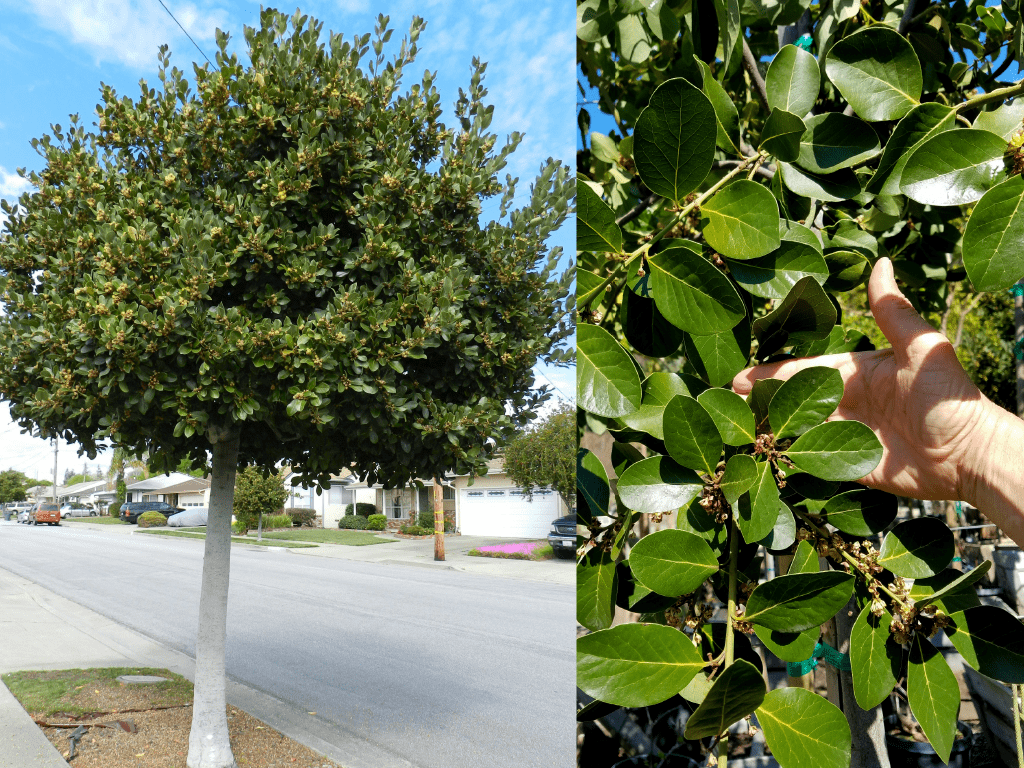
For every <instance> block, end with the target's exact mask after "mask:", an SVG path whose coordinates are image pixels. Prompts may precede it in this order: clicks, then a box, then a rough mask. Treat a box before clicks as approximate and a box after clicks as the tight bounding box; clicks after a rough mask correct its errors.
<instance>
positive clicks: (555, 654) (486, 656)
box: [0, 523, 575, 768]
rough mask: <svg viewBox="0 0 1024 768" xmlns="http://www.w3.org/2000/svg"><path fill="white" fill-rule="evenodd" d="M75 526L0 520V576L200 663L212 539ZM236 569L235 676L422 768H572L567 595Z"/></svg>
mask: <svg viewBox="0 0 1024 768" xmlns="http://www.w3.org/2000/svg"><path fill="white" fill-rule="evenodd" d="M75 525H76V524H75V523H64V524H62V525H61V526H59V527H48V526H40V527H30V526H23V525H17V524H13V523H11V524H3V523H0V567H3V568H5V569H7V570H9V571H11V572H12V573H15V574H17V575H19V576H22V577H24V578H26V579H29V580H31V581H33V582H36V583H38V584H40V585H42V586H44V587H46V588H48V589H51V590H53V591H54V592H56V593H57V594H59V595H62V596H64V597H67V598H69V599H71V600H73V601H75V602H77V603H79V604H81V605H84V606H86V607H88V608H91V609H92V610H94V611H97V612H98V613H101V614H103V615H104V616H107V617H109V618H111V619H113V620H114V621H116V622H119V623H121V624H123V625H125V626H128V627H131V628H133V629H135V630H137V631H139V632H141V633H143V634H145V635H148V636H150V637H152V638H154V639H156V640H158V641H160V642H162V643H164V644H166V645H167V646H169V647H171V648H174V649H177V650H179V651H181V652H183V653H186V654H188V655H190V656H194V653H195V636H196V622H197V616H198V603H199V584H200V572H201V568H202V543H201V542H197V541H194V540H179V539H168V538H164V537H158V536H148V535H144V534H133V535H126V534H125V533H123V532H117V533H115V532H113V531H110V532H107V531H104V530H99V529H96V528H90V529H84V528H76V527H75ZM389 546H394V545H389V544H383V545H379V547H381V548H383V547H389ZM377 548H378V547H374V549H377ZM313 551H315V550H310V552H313ZM231 557H232V562H231V586H230V597H229V608H228V637H227V649H226V662H227V672H228V676H229V678H230V679H232V680H235V681H238V682H241V683H244V684H245V685H248V686H250V687H252V688H255V689H258V690H260V691H263V692H265V693H268V694H270V695H271V696H273V697H274V698H276V699H277V700H279V701H280V702H282V703H284V704H285V705H287V706H289V707H291V708H293V709H294V710H295V711H296V712H297V713H300V714H302V715H304V716H308V717H315V718H317V719H318V720H320V721H321V722H322V723H323V724H326V725H327V728H326V729H325V730H327V731H328V732H333V731H336V732H338V733H339V734H344V735H346V736H350V735H352V734H355V735H357V736H359V737H362V738H363V739H366V740H367V741H369V742H371V743H372V744H375V745H377V746H379V747H381V748H383V749H384V750H386V751H388V752H389V753H391V754H393V755H395V756H398V757H400V758H404V759H405V760H408V761H409V762H410V763H412V764H413V765H415V766H423V768H435V767H436V768H461V767H462V766H466V767H467V768H468V767H469V766H474V767H476V766H480V765H488V766H490V765H494V766H523V767H524V768H525V767H528V766H544V767H545V768H547V767H554V768H559V767H560V766H566V768H568V766H569V765H570V764H571V762H572V761H573V760H574V752H575V747H574V738H573V734H574V725H573V722H574V721H573V718H572V712H573V708H572V707H573V704H572V694H573V688H574V686H573V681H574V666H573V658H574V656H573V627H574V621H573V612H574V596H573V595H574V589H573V588H572V587H571V586H567V585H563V584H550V583H543V582H531V581H523V580H520V579H513V578H498V577H492V576H483V575H479V574H477V573H466V572H462V571H454V570H445V569H434V568H428V567H414V566H410V565H402V564H383V563H374V562H359V561H352V560H345V559H336V558H332V557H324V556H318V557H310V556H303V555H302V554H298V553H293V552H287V551H281V550H272V549H260V550H255V548H252V547H248V546H235V547H233V548H232V553H231ZM569 567H571V565H570V566H569ZM2 641H3V638H0V642H2ZM53 641H54V642H56V643H59V642H60V638H53ZM309 713H315V715H310V714H309ZM328 740H329V739H328Z"/></svg>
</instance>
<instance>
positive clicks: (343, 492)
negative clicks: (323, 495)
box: [327, 484, 356, 507]
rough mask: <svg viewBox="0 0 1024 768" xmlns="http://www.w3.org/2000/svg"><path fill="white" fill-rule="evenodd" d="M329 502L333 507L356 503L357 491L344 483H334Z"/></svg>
mask: <svg viewBox="0 0 1024 768" xmlns="http://www.w3.org/2000/svg"><path fill="white" fill-rule="evenodd" d="M327 503H328V504H330V505H331V506H332V507H336V506H344V505H345V504H355V503H356V492H355V490H353V489H351V488H346V487H345V486H343V485H333V484H332V485H331V489H330V491H329V496H328V501H327Z"/></svg>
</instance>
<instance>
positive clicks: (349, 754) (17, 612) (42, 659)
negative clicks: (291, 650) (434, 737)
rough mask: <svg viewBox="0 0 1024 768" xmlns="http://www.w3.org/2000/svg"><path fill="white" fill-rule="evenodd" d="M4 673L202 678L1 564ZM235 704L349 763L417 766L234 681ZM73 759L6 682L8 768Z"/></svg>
mask: <svg viewBox="0 0 1024 768" xmlns="http://www.w3.org/2000/svg"><path fill="white" fill-rule="evenodd" d="M0 648H2V649H3V651H2V652H0V673H6V672H16V671H19V670H26V669H38V670H45V669H77V668H88V667H163V668H166V669H169V670H171V671H172V672H177V673H178V674H180V675H183V676H185V677H187V678H188V679H189V680H192V681H194V680H195V661H194V660H193V659H192V658H191V657H189V656H186V655H185V654H183V653H179V652H178V651H175V650H172V649H170V648H167V647H165V646H163V645H161V644H160V643H158V642H156V641H155V640H151V639H150V638H148V637H145V636H143V635H141V634H139V633H138V632H135V631H133V630H131V629H128V628H127V627H123V626H121V625H120V624H117V623H116V622H114V621H111V620H110V619H107V618H105V617H103V616H101V615H99V614H98V613H96V612H94V611H91V610H89V609H88V608H84V607H82V606H80V605H78V604H77V603H74V602H72V601H71V600H68V599H66V598H63V597H60V596H59V595H57V594H55V593H53V592H51V591H50V590H48V589H45V588H44V587H41V586H39V585H38V584H35V583H33V582H31V581H28V580H27V579H23V578H21V577H20V576H16V575H14V574H12V573H10V572H9V571H6V570H4V569H2V568H0ZM227 701H228V703H229V704H231V705H232V706H235V707H238V708H239V709H242V710H244V711H245V712H248V713H249V714H251V715H253V716H254V717H257V718H259V719H260V720H262V721H263V722H265V723H267V725H269V726H271V727H272V728H275V729H276V730H278V731H280V732H281V733H283V734H285V735H286V736H288V737H289V738H292V739H295V740H296V741H298V742H300V743H302V744H305V745H306V746H308V747H310V748H311V749H314V750H316V751H317V752H320V753H321V754H323V755H326V756H327V757H329V758H330V759H332V760H335V761H336V762H338V763H340V764H341V765H344V766H346V768H411V766H410V764H409V763H408V762H407V761H406V760H403V759H402V758H399V757H397V756H395V755H393V754H391V753H390V752H387V751H386V750H383V749H381V748H379V747H377V746H375V745H373V744H371V743H369V742H367V741H364V740H363V739H361V738H359V737H357V736H350V737H348V738H345V736H344V734H343V733H341V732H339V730H338V729H337V728H331V729H328V728H327V727H326V726H325V725H322V724H320V723H318V722H317V721H315V720H311V719H310V718H308V717H306V718H304V717H302V716H301V715H302V714H303V713H299V712H295V711H293V710H292V708H290V707H287V706H285V705H283V704H282V703H281V702H279V701H277V700H276V699H274V698H273V697H271V696H268V695H267V694H265V693H262V692H261V691H257V690H255V689H252V688H249V687H248V686H245V685H241V684H239V683H235V682H233V681H231V680H228V683H227ZM67 766H68V763H67V761H65V760H64V758H63V757H61V755H60V753H59V752H57V750H56V749H55V748H54V747H53V745H52V744H50V742H49V741H47V739H46V737H45V736H44V735H43V733H42V731H40V730H39V727H38V726H37V725H36V724H35V723H34V722H33V721H32V718H31V717H29V715H28V713H27V712H25V710H24V709H22V707H21V705H20V704H19V703H18V701H17V700H16V699H15V698H14V696H13V695H12V694H11V692H10V691H9V690H8V689H7V687H6V686H5V685H3V684H2V683H0V768H67Z"/></svg>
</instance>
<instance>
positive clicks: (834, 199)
mask: <svg viewBox="0 0 1024 768" xmlns="http://www.w3.org/2000/svg"><path fill="white" fill-rule="evenodd" d="M778 167H779V171H780V172H781V174H782V181H783V183H784V184H785V185H786V186H787V187H788V188H789V189H790V191H792V192H794V193H796V194H798V195H800V196H802V197H809V198H812V199H814V200H821V201H823V202H826V203H838V202H841V201H843V200H850V199H852V198H854V197H856V196H857V195H859V194H860V182H859V181H857V175H856V174H855V173H854V172H853V171H851V170H850V169H849V168H845V169H843V170H841V171H837V172H836V173H830V174H828V175H827V176H826V175H823V174H816V173H811V172H809V171H804V170H802V169H800V168H797V167H796V166H795V165H791V164H789V163H783V162H780V163H779V165H778Z"/></svg>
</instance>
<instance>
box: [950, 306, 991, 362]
mask: <svg viewBox="0 0 1024 768" xmlns="http://www.w3.org/2000/svg"><path fill="white" fill-rule="evenodd" d="M984 295H985V294H983V293H976V294H974V296H972V297H971V300H970V302H969V303H968V304H967V306H966V307H965V308H964V311H963V312H962V313H960V319H959V320H958V321H957V324H956V340H955V341H954V342H953V349H956V348H957V347H959V346H960V342H961V341H963V338H964V321H965V320H966V319H967V316H968V315H969V314H971V312H973V311H974V310H975V309H976V308H977V306H978V303H979V302H980V301H981V297H982V296H984Z"/></svg>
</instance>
